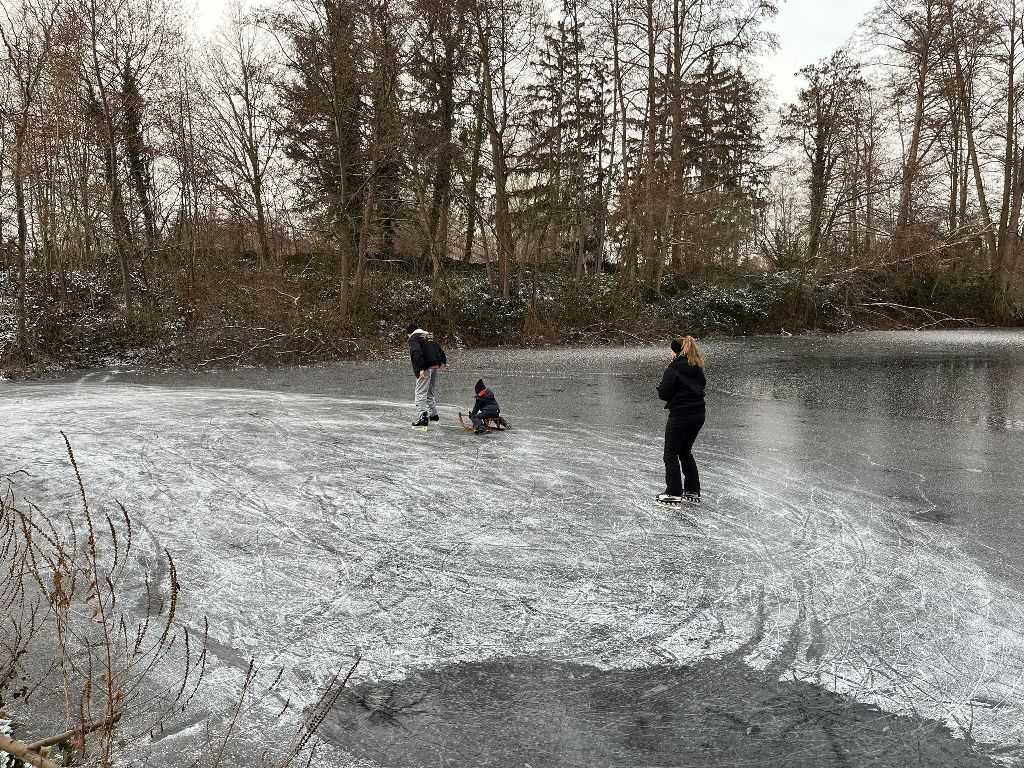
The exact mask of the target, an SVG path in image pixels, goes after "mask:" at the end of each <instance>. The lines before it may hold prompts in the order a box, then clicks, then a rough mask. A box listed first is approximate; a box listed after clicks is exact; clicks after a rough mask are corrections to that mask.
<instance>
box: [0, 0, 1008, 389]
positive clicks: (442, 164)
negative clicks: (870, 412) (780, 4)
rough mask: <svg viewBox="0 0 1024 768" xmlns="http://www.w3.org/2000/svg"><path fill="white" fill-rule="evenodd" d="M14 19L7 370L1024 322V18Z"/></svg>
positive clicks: (728, 5) (698, 2)
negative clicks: (773, 56) (782, 33)
mask: <svg viewBox="0 0 1024 768" xmlns="http://www.w3.org/2000/svg"><path fill="white" fill-rule="evenodd" d="M776 5H777V4H776V3H774V2H771V1H770V0H281V1H280V2H276V3H271V4H249V5H246V4H241V3H238V4H235V5H233V6H231V7H230V9H229V12H228V13H227V14H226V15H225V18H224V20H223V22H222V24H221V25H220V26H219V27H218V29H217V30H216V32H215V33H214V34H212V35H199V34H198V33H197V32H196V31H195V25H194V22H193V20H192V19H190V18H189V17H188V16H187V14H184V13H183V11H182V9H181V7H180V6H179V5H178V4H177V3H176V2H173V0H6V1H5V2H4V3H3V4H2V11H0V42H2V44H3V45H2V46H0V264H2V270H0V369H2V370H6V371H33V370H36V371H38V370H43V369H46V368H49V367H55V366H68V365H74V366H84V365H98V364H116V363H118V362H122V361H131V362H140V363H160V364H162V363H167V364H177V365H226V364H233V363H250V362H255V363H283V362H300V361H309V360H316V359H326V358H335V357H342V356H347V355H353V354H364V353H367V352H370V351H373V350H376V349H381V348H385V347H390V346H394V345H395V344H396V343H398V342H400V341H404V339H403V337H402V336H401V329H402V328H403V327H404V325H405V324H406V323H407V322H409V321H410V319H413V320H418V321H419V322H420V323H421V324H423V325H427V326H429V327H430V328H431V329H432V330H435V331H437V332H440V333H442V334H444V335H445V336H446V337H447V338H448V339H449V340H450V341H452V342H456V343H463V344H467V345H473V344H503V343H517V344H531V343H543V342H571V343H589V344H594V343H601V342H606V341H611V340H617V341H618V340H630V339H632V340H650V339H655V338H663V337H665V336H667V335H669V334H671V333H675V332H683V331H685V332H689V333H694V334H723V333H757V332H771V333H778V332H780V331H781V330H783V329H789V331H800V330H843V329H850V328H860V327H912V328H926V327H939V326H942V325H949V324H959V325H963V324H971V325H990V324H1001V325H1015V324H1020V323H1021V322H1022V321H1024V259H1022V257H1021V250H1022V244H1021V242H1020V239H1021V205H1022V200H1024V141H1022V138H1024V137H1022V127H1024V126H1022V122H1024V105H1022V91H1024V70H1022V58H1024V3H1020V2H1018V0H883V1H882V2H880V3H879V5H878V6H877V7H876V9H875V10H874V11H873V12H872V13H871V14H869V16H868V17H867V18H866V19H865V20H864V22H863V23H862V24H861V25H860V27H859V28H858V29H857V30H856V32H855V34H854V35H853V37H852V38H851V39H850V44H849V45H848V46H847V47H846V48H844V49H841V50H838V51H836V52H835V53H834V55H832V56H830V57H828V58H826V59H824V60H822V61H817V62H807V66H806V67H805V68H804V69H802V70H801V71H800V73H799V74H800V78H801V85H800V87H799V90H798V92H797V93H796V96H795V99H794V100H793V101H792V103H783V104H778V103H776V102H777V100H776V98H775V96H774V94H773V92H772V86H771V84H770V83H769V82H768V80H767V79H766V77H765V75H764V73H763V72H762V71H761V67H762V61H763V56H764V55H766V53H770V51H771V50H772V47H773V45H774V44H775V43H774V40H773V36H772V34H771V32H770V28H769V27H768V26H767V24H768V22H769V21H770V20H771V18H772V17H773V16H774V14H775V13H776V12H777V10H778V9H777V7H776Z"/></svg>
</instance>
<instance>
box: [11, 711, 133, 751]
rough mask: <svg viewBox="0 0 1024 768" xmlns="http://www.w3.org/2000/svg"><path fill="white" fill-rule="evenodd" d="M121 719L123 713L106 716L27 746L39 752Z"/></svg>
mask: <svg viewBox="0 0 1024 768" xmlns="http://www.w3.org/2000/svg"><path fill="white" fill-rule="evenodd" d="M120 719H121V715H120V714H116V715H114V716H113V717H108V718H106V719H105V720H97V721H96V722H95V723H89V725H85V726H81V727H79V728H73V729H71V730H70V731H64V733H58V734H57V735H56V736H50V737H49V738H47V739H41V740H40V741H33V742H32V743H31V744H26V745H25V746H26V747H27V748H28V749H32V750H35V751H36V752H38V751H39V750H40V749H42V748H43V747H52V746H53V745H54V744H61V743H63V742H65V741H71V740H72V739H74V738H75V737H76V736H78V737H81V736H85V734H87V733H92V732H93V731H98V730H99V729H100V728H106V727H107V726H108V725H114V724H115V723H117V721H118V720H120Z"/></svg>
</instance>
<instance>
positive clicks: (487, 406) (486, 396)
mask: <svg viewBox="0 0 1024 768" xmlns="http://www.w3.org/2000/svg"><path fill="white" fill-rule="evenodd" d="M500 413H501V408H500V407H499V406H498V400H497V398H495V397H494V393H493V392H491V390H489V389H485V390H483V391H482V392H477V395H476V402H474V403H473V410H472V411H470V412H469V415H470V416H476V415H477V414H479V415H481V416H497V415H498V414H500Z"/></svg>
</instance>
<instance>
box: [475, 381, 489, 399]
mask: <svg viewBox="0 0 1024 768" xmlns="http://www.w3.org/2000/svg"><path fill="white" fill-rule="evenodd" d="M485 389H487V387H485V386H484V380H483V379H480V380H478V381H477V383H476V389H474V390H473V391H474V392H476V393H477V394H478V395H479V394H480V393H481V392H483V391H484V390H485Z"/></svg>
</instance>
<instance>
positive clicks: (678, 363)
mask: <svg viewBox="0 0 1024 768" xmlns="http://www.w3.org/2000/svg"><path fill="white" fill-rule="evenodd" d="M706 383H707V382H706V379H705V378H704V355H703V353H702V352H701V350H700V347H699V346H697V342H696V340H694V338H693V337H692V336H682V337H679V338H677V339H672V363H671V364H670V365H669V366H668V368H667V369H666V370H665V375H664V376H662V378H661V383H660V384H659V385H658V397H660V398H661V399H662V400H664V401H665V408H667V409H668V424H666V425H665V492H664V493H661V494H658V496H657V498H656V499H655V501H656V502H657V503H658V504H662V505H667V506H679V505H680V504H681V503H682V502H684V501H686V502H689V503H691V504H700V503H701V500H700V475H699V474H698V472H697V462H696V461H694V459H693V453H692V451H691V449H692V448H693V443H694V441H695V440H696V439H697V434H698V433H699V432H700V429H701V427H703V426H704V387H705V385H706ZM680 470H682V471H681V472H680ZM684 478H685V479H684Z"/></svg>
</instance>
